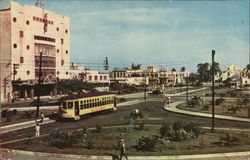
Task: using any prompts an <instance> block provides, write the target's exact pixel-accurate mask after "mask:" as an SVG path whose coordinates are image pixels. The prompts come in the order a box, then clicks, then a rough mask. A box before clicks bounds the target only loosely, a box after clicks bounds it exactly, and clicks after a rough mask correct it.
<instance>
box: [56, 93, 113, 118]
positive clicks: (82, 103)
mask: <svg viewBox="0 0 250 160" xmlns="http://www.w3.org/2000/svg"><path fill="white" fill-rule="evenodd" d="M59 102H60V105H59V111H58V115H59V117H60V118H65V119H74V120H78V119H80V118H82V117H84V115H86V114H90V113H94V112H99V111H104V110H113V111H115V110H116V95H115V94H114V93H110V92H97V93H86V94H82V95H73V96H66V97H63V98H61V99H60V100H59Z"/></svg>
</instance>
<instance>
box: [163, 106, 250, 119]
mask: <svg viewBox="0 0 250 160" xmlns="http://www.w3.org/2000/svg"><path fill="white" fill-rule="evenodd" d="M175 103H177V102H174V103H172V105H174V104H175ZM181 103H184V102H178V103H177V105H179V104H181ZM170 105H171V104H170ZM175 109H178V110H179V111H177V110H175ZM164 110H166V111H169V112H174V113H179V114H184V115H191V116H197V117H205V118H212V114H208V113H201V112H193V111H187V110H182V109H179V108H176V106H174V107H173V106H172V107H169V106H167V105H166V104H165V106H164ZM215 119H223V120H230V121H238V122H245V123H250V119H248V118H238V117H232V116H224V115H223V116H222V115H218V114H215Z"/></svg>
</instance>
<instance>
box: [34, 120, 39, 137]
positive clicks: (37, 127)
mask: <svg viewBox="0 0 250 160" xmlns="http://www.w3.org/2000/svg"><path fill="white" fill-rule="evenodd" d="M35 129H36V137H39V136H40V126H39V123H37V124H36V128H35Z"/></svg>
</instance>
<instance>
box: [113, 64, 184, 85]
mask: <svg viewBox="0 0 250 160" xmlns="http://www.w3.org/2000/svg"><path fill="white" fill-rule="evenodd" d="M188 76H189V73H188V72H176V71H174V72H173V71H166V70H159V69H158V68H157V67H155V66H148V67H147V69H146V70H140V69H139V70H135V69H128V68H122V69H118V68H115V69H114V70H113V71H112V72H111V75H110V77H111V82H112V83H120V84H122V83H126V84H131V85H144V84H146V85H149V86H157V85H162V86H163V88H164V86H169V85H176V84H178V83H185V77H188Z"/></svg>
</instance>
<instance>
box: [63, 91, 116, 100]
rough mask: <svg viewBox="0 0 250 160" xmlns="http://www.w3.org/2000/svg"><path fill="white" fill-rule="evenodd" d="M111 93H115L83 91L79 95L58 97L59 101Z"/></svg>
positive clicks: (109, 93)
mask: <svg viewBox="0 0 250 160" xmlns="http://www.w3.org/2000/svg"><path fill="white" fill-rule="evenodd" d="M111 94H115V93H112V92H93V93H84V94H80V95H72V96H65V97H62V98H60V101H65V100H74V99H79V98H87V97H95V96H103V95H111Z"/></svg>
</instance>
